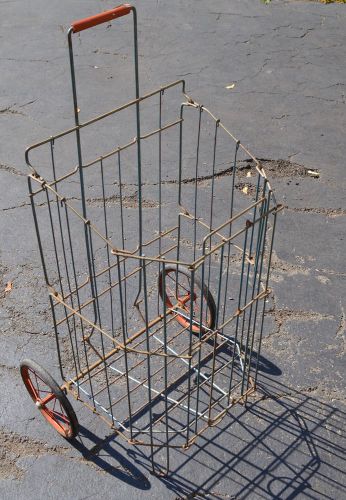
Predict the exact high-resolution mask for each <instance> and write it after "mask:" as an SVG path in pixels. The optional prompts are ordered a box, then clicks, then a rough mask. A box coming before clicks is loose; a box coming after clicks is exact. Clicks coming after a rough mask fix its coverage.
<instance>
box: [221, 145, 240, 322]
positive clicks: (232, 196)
mask: <svg viewBox="0 0 346 500" xmlns="http://www.w3.org/2000/svg"><path fill="white" fill-rule="evenodd" d="M239 145H240V142H239V141H237V143H236V146H235V152H234V161H233V171H232V188H231V197H230V211H229V217H230V219H231V218H232V217H233V206H234V186H235V176H236V173H237V155H238V150H239ZM231 236H232V222H231V223H230V225H229V231H228V237H229V238H230V237H231ZM230 252H231V242H229V243H228V248H227V272H226V282H225V298H224V310H223V317H222V323H224V321H225V318H226V309H227V306H226V304H227V293H228V281H229V267H230Z"/></svg>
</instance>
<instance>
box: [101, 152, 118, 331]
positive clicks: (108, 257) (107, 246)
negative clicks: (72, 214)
mask: <svg viewBox="0 0 346 500" xmlns="http://www.w3.org/2000/svg"><path fill="white" fill-rule="evenodd" d="M100 174H101V186H102V198H103V219H104V226H105V236H106V238H107V239H108V237H109V235H108V221H107V207H106V192H105V180H104V172H103V161H102V159H101V160H100ZM106 253H107V264H108V285H109V300H110V313H111V328H112V335H113V337H114V335H115V331H114V308H113V291H112V287H111V283H112V273H111V261H110V251H109V245H106Z"/></svg>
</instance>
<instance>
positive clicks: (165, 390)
mask: <svg viewBox="0 0 346 500" xmlns="http://www.w3.org/2000/svg"><path fill="white" fill-rule="evenodd" d="M162 285H163V290H166V264H165V262H163V263H162ZM167 345H168V342H167V307H166V301H165V300H163V349H164V353H165V354H167ZM164 384H165V389H164V398H165V431H166V473H168V471H169V446H168V443H169V434H168V427H169V420H168V419H169V415H168V393H167V391H168V358H167V357H164Z"/></svg>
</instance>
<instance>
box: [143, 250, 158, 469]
mask: <svg viewBox="0 0 346 500" xmlns="http://www.w3.org/2000/svg"><path fill="white" fill-rule="evenodd" d="M142 257H145V256H144V255H142ZM142 274H143V288H144V290H143V295H144V318H145V335H146V349H147V352H148V354H147V356H146V358H147V380H148V382H147V384H148V405H149V419H150V422H149V429H150V431H149V433H150V460H151V467H152V471H153V472H155V463H154V446H153V444H154V443H153V408H152V396H151V382H152V380H151V363H150V335H149V326H148V325H149V312H148V289H147V273H146V265H145V260H144V259H143V260H142Z"/></svg>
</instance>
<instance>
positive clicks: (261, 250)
mask: <svg viewBox="0 0 346 500" xmlns="http://www.w3.org/2000/svg"><path fill="white" fill-rule="evenodd" d="M270 194H271V192H270V191H269V193H268V199H267V203H266V206H265V214H266V215H265V222H264V229H263V231H262V235H261V241H262V242H263V243H261V248H259V249H258V250H257V252H256V258H257V256H259V257H258V260H260V267H259V273H258V285H257V293H259V292H260V288H261V283H262V270H263V261H264V254H265V247H266V235H267V225H268V210H269V207H270ZM266 300H267V296H266V297H264V299H263V304H265V302H266ZM258 302H259V301H258V300H257V301H256V305H255V320H254V325H253V331H252V338H251V345H250V355H249V370H248V377H247V382H246V389H248V388H249V381H250V370H251V362H252V355H253V347H254V341H255V335H256V321H257V314H258ZM255 383H256V380H255Z"/></svg>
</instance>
